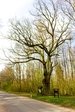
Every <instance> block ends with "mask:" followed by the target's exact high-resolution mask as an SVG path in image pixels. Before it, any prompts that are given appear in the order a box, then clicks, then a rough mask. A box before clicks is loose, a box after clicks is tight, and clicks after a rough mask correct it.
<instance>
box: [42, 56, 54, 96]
mask: <svg viewBox="0 0 75 112" xmlns="http://www.w3.org/2000/svg"><path fill="white" fill-rule="evenodd" d="M43 67H44V79H43V81H42V82H43V94H44V95H50V80H51V74H52V71H53V68H52V62H51V58H49V57H48V60H47V62H46V63H45V64H44V65H43Z"/></svg>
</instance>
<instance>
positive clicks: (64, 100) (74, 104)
mask: <svg viewBox="0 0 75 112" xmlns="http://www.w3.org/2000/svg"><path fill="white" fill-rule="evenodd" d="M33 98H34V99H37V100H41V101H44V102H48V103H52V104H56V105H60V106H64V107H68V108H74V109H75V96H60V97H59V98H58V97H55V98H54V96H33Z"/></svg>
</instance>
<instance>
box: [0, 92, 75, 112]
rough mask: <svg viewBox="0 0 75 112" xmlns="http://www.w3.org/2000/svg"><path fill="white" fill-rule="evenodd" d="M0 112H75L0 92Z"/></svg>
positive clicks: (74, 111)
mask: <svg viewBox="0 0 75 112" xmlns="http://www.w3.org/2000/svg"><path fill="white" fill-rule="evenodd" d="M0 112H75V110H72V109H67V108H62V107H59V106H56V105H53V104H48V103H45V102H41V101H36V100H33V99H31V98H27V97H21V96H16V95H12V94H8V93H5V92H0Z"/></svg>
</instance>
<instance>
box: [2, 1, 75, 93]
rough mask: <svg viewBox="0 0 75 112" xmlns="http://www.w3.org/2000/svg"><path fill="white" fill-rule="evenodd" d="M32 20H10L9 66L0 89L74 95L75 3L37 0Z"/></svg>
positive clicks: (5, 70) (3, 73)
mask: <svg viewBox="0 0 75 112" xmlns="http://www.w3.org/2000/svg"><path fill="white" fill-rule="evenodd" d="M30 13H31V16H32V18H31V19H28V18H24V19H23V20H17V19H12V20H10V21H9V23H10V24H9V32H8V35H7V36H6V38H7V39H8V40H10V41H11V43H12V44H11V48H10V49H7V50H8V51H9V53H8V52H6V51H3V52H4V54H5V57H6V60H5V61H7V62H8V63H7V65H6V67H5V68H4V69H3V70H2V71H1V72H0V89H1V90H5V91H13V92H25V93H38V88H39V87H41V86H42V92H43V95H53V89H54V88H58V89H59V93H60V95H75V37H74V36H75V34H74V32H75V1H74V0H61V1H60V0H38V1H36V2H35V4H34V7H33V11H32V12H30Z"/></svg>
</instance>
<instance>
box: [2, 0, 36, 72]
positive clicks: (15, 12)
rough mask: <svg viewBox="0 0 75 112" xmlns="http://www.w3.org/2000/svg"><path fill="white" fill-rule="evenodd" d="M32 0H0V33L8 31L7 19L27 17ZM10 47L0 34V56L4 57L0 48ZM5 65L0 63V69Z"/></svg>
mask: <svg viewBox="0 0 75 112" xmlns="http://www.w3.org/2000/svg"><path fill="white" fill-rule="evenodd" d="M33 3H34V0H0V33H4V34H6V33H7V31H8V27H7V26H8V21H9V19H12V18H17V19H22V18H29V17H30V13H29V11H31V9H32V7H33ZM9 47H10V42H9V41H8V40H6V39H2V35H0V58H3V57H4V54H3V53H2V51H1V50H2V49H6V48H9ZM4 67H5V65H4V64H0V71H1V70H2V69H3V68H4Z"/></svg>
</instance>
